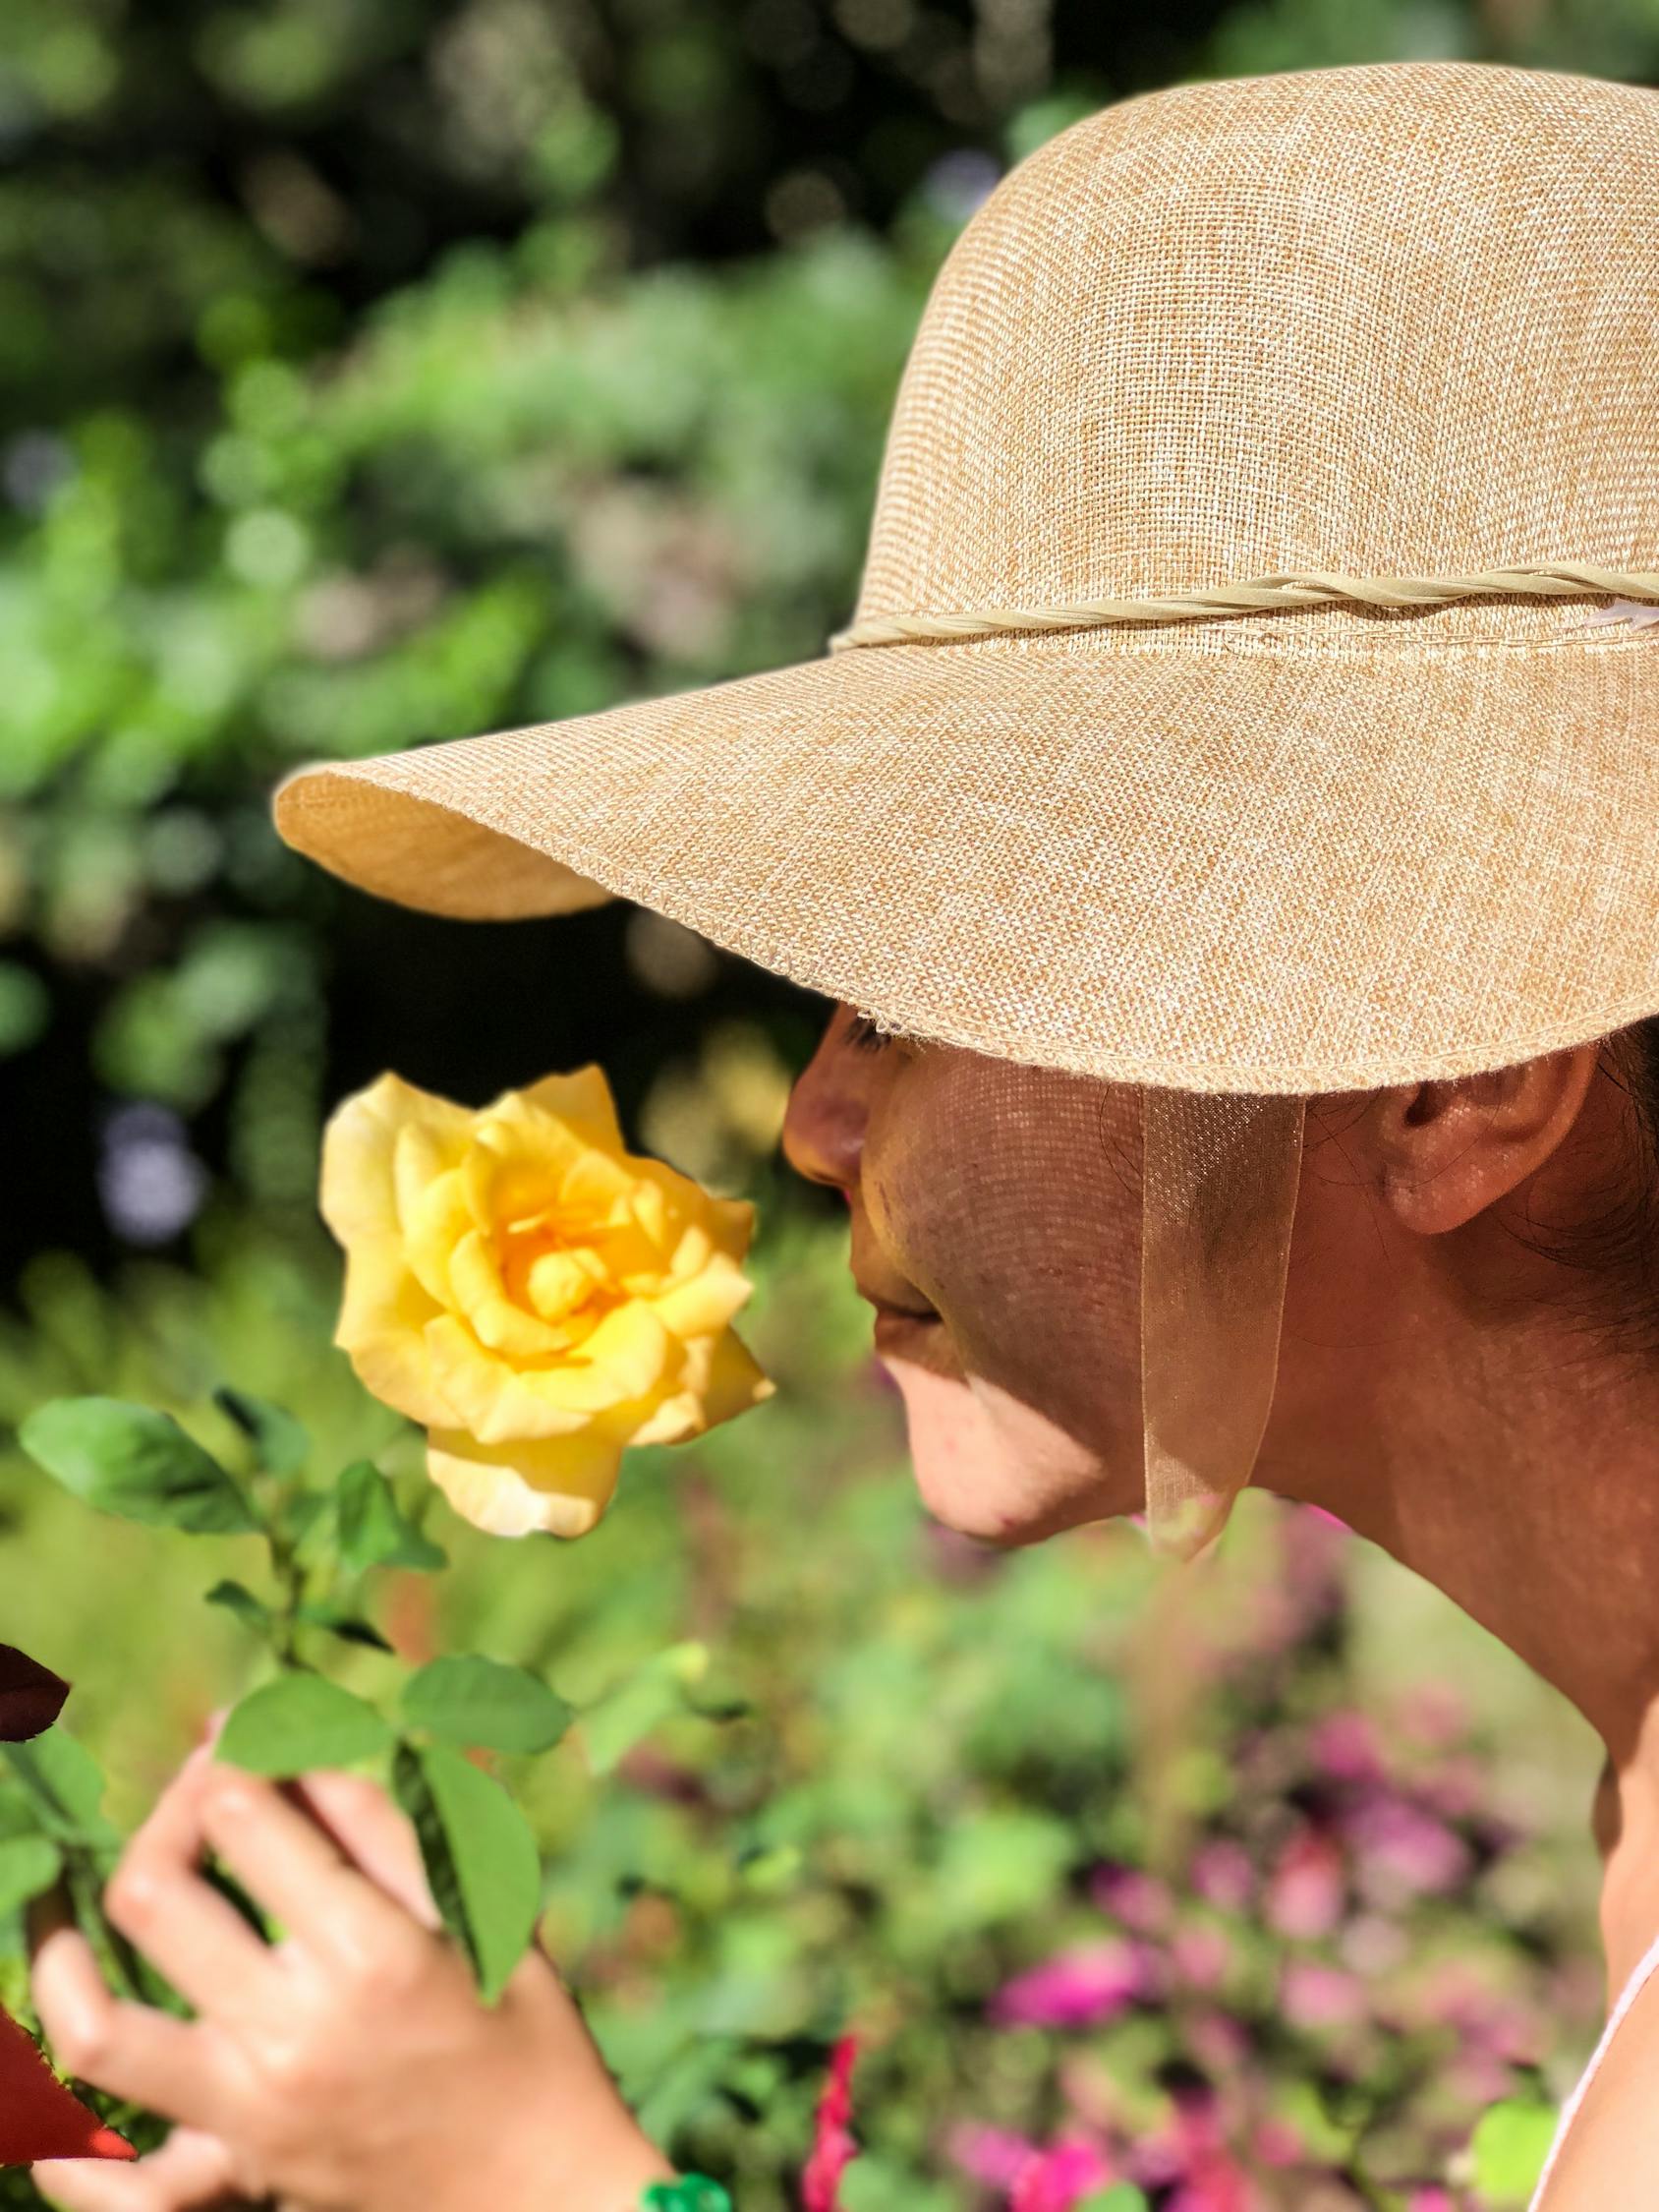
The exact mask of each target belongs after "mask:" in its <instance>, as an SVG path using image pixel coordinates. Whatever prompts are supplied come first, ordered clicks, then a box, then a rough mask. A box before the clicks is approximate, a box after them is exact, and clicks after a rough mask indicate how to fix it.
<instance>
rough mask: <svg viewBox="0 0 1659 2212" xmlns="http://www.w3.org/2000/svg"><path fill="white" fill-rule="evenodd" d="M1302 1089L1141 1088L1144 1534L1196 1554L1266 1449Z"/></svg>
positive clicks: (1160, 1545)
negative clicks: (1281, 1092) (1259, 1092)
mask: <svg viewBox="0 0 1659 2212" xmlns="http://www.w3.org/2000/svg"><path fill="white" fill-rule="evenodd" d="M1303 1110H1304V1101H1303V1100H1302V1099H1301V1098H1299V1097H1268V1096H1255V1095H1246V1094H1241V1093H1230V1094H1224V1095H1212V1094H1207V1093H1203V1092H1197V1091H1186V1090H1167V1089H1163V1088H1161V1087H1155V1086H1148V1087H1146V1088H1144V1089H1143V1090H1142V1092H1141V1130H1142V1186H1141V1193H1142V1194H1141V1405H1142V1424H1143V1428H1144V1435H1145V1451H1146V1533H1147V1540H1148V1542H1149V1543H1150V1544H1151V1546H1152V1548H1153V1549H1154V1550H1155V1551H1158V1552H1161V1553H1163V1554H1164V1555H1165V1556H1167V1557H1170V1558H1175V1559H1192V1558H1195V1557H1196V1556H1197V1555H1198V1554H1199V1553H1200V1552H1201V1551H1203V1550H1205V1549H1206V1548H1207V1546H1208V1545H1209V1544H1211V1543H1213V1542H1214V1541H1215V1539H1216V1538H1217V1537H1218V1536H1219V1535H1220V1534H1221V1532H1222V1530H1223V1528H1224V1527H1225V1526H1226V1525H1227V1520H1228V1516H1229V1514H1230V1512H1231V1510H1232V1501H1233V1499H1234V1498H1235V1497H1236V1496H1237V1494H1238V1492H1239V1491H1240V1490H1241V1489H1242V1488H1243V1487H1244V1485H1245V1484H1246V1483H1247V1482H1248V1481H1249V1479H1250V1475H1251V1471H1252V1470H1253V1468H1254V1466H1255V1464H1256V1455H1257V1453H1258V1452H1259V1450H1260V1449H1261V1441H1262V1434H1263V1431H1264V1430H1265V1428H1266V1426H1267V1419H1268V1412H1269V1409H1270V1407H1271V1406H1272V1403H1273V1392H1274V1385H1275V1382H1276V1381H1277V1379H1278V1373H1279V1340H1280V1328H1281V1323H1282V1320H1283V1316H1284V1307H1285V1280H1286V1272H1287V1261H1288V1259H1289V1252H1290V1229H1291V1224H1292V1221H1293V1219H1294V1215H1295V1209H1296V1190H1297V1185H1298V1182H1299V1180H1300V1173H1301V1158H1302V1123H1303Z"/></svg>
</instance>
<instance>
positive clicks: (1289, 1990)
mask: <svg viewBox="0 0 1659 2212" xmlns="http://www.w3.org/2000/svg"><path fill="white" fill-rule="evenodd" d="M1279 2003H1280V2008H1281V2009H1282V2010H1283V2012H1284V2014H1285V2017H1286V2018H1287V2020H1288V2021H1289V2022H1290V2023H1291V2025H1292V2026H1293V2027H1299V2028H1309V2029H1317V2028H1329V2027H1346V2026H1347V2025H1348V2024H1349V2022H1351V2021H1353V2020H1358V2019H1363V2017H1364V2016H1365V2011H1366V1998H1365V1989H1364V1985H1363V1984H1362V1983H1361V1982H1360V1981H1359V1980H1358V1979H1357V1978H1356V1977H1355V1976H1354V1975H1352V1974H1344V1972H1343V1971H1342V1969H1341V1968H1340V1967H1338V1966H1322V1965H1320V1964H1319V1962H1318V1961H1317V1960H1316V1959H1311V1958H1292V1959H1289V1960H1287V1963H1286V1967H1285V1971H1284V1973H1283V1974H1282V1975H1281V1976H1280V1979H1279Z"/></svg>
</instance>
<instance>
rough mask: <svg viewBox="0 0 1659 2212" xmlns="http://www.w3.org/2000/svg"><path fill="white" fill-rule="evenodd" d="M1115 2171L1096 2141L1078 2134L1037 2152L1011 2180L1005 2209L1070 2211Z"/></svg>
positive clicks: (1034, 2211)
mask: <svg viewBox="0 0 1659 2212" xmlns="http://www.w3.org/2000/svg"><path fill="white" fill-rule="evenodd" d="M1116 2178H1117V2177H1116V2172H1115V2171H1114V2169H1113V2167H1112V2166H1111V2165H1109V2164H1108V2162H1107V2160H1106V2159H1105V2158H1104V2157H1103V2156H1102V2154H1101V2152H1100V2151H1099V2149H1098V2148H1097V2147H1096V2145H1095V2144H1093V2143H1091V2142H1089V2141H1087V2140H1086V2139H1084V2138H1083V2137H1081V2136H1077V2137H1073V2138H1072V2139H1071V2140H1069V2141H1066V2142H1061V2143H1057V2144H1056V2145H1055V2147H1054V2149H1053V2150H1047V2151H1039V2152H1038V2154H1037V2156H1036V2157H1035V2158H1033V2159H1032V2160H1031V2161H1030V2162H1029V2163H1028V2164H1027V2166H1026V2167H1025V2169H1024V2171H1023V2172H1022V2173H1021V2174H1020V2176H1019V2178H1018V2180H1017V2181H1016V2182H1015V2183H1014V2185H1013V2189H1012V2191H1011V2193H1010V2194H1009V2197H1008V2212H1071V2207H1072V2206H1073V2205H1074V2204H1076V2203H1078V2202H1079V2201H1080V2200H1081V2199H1082V2198H1083V2197H1085V2196H1088V2195H1090V2194H1091V2192H1092V2191H1094V2190H1095V2189H1099V2188H1104V2187H1105V2186H1106V2184H1107V2183H1108V2182H1112V2181H1116Z"/></svg>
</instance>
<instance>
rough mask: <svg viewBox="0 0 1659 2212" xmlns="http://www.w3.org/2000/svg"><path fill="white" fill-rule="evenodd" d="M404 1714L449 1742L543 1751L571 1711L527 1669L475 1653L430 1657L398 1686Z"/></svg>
mask: <svg viewBox="0 0 1659 2212" xmlns="http://www.w3.org/2000/svg"><path fill="white" fill-rule="evenodd" d="M403 1713H404V1718H405V1719H406V1720H408V1721H409V1723H410V1724H411V1726H413V1727H417V1728H429V1729H430V1730H431V1732H432V1734H433V1735H434V1736H442V1737H443V1738H444V1739H445V1741H446V1742H448V1743H458V1744H483V1745H484V1746H486V1748H487V1749H488V1750H490V1751H548V1750H550V1749H551V1748H552V1746H553V1745H554V1744H555V1743H557V1742H558V1740H559V1738H560V1737H561V1736H562V1735H563V1734H564V1732H565V1730H566V1729H567V1728H568V1727H569V1726H570V1723H571V1722H572V1720H574V1719H575V1717H576V1715H575V1711H574V1709H573V1708H572V1707H570V1706H568V1705H566V1703H565V1702H564V1700H563V1698H561V1697H560V1696H559V1695H558V1693H557V1691H556V1690H549V1689H548V1687H547V1685H546V1683H545V1682H543V1681H542V1680H541V1679H540V1678H539V1677H538V1676H537V1675H534V1674H532V1673H531V1672H530V1671H529V1669H528V1668H526V1667H522V1666H506V1665H503V1664H502V1662H501V1661H500V1660H499V1659H481V1658H479V1657H477V1656H476V1655H473V1656H468V1657H466V1658H460V1659H433V1660H432V1661H431V1663H430V1665H429V1666H423V1667H422V1668H421V1670H420V1672H419V1673H417V1674H412V1675H411V1676H410V1678H409V1680H408V1681H407V1682H406V1683H405V1684H404V1688H403Z"/></svg>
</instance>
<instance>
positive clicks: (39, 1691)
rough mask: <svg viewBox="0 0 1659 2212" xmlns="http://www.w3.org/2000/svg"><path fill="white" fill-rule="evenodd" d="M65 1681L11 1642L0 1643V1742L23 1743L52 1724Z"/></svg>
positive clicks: (64, 1695)
mask: <svg viewBox="0 0 1659 2212" xmlns="http://www.w3.org/2000/svg"><path fill="white" fill-rule="evenodd" d="M68 1695H69V1684H68V1683H67V1682H66V1681H65V1680H64V1679H63V1677H62V1675H59V1674H54V1673H53V1672H52V1670H51V1668H50V1667H49V1666H42V1665H41V1664H40V1661H39V1660H38V1659H30V1658H29V1654H28V1653H27V1652H20V1651H18V1650H17V1649H16V1648H15V1647H14V1646H13V1645H11V1644H0V1743H24V1742H27V1741H28V1739H29V1737H30V1736H38V1735H41V1734H43V1733H44V1731H45V1730H46V1729H47V1728H49V1727H50V1726H51V1725H52V1722H53V1721H54V1720H55V1719H56V1718H57V1717H58V1715H59V1714H60V1713H61V1712H62V1711H63V1701H64V1699H65V1698H67V1697H68Z"/></svg>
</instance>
